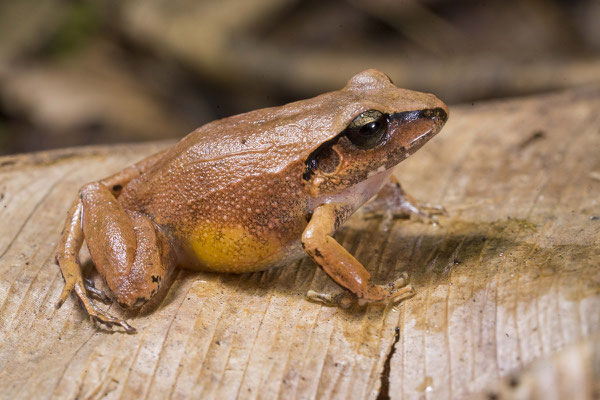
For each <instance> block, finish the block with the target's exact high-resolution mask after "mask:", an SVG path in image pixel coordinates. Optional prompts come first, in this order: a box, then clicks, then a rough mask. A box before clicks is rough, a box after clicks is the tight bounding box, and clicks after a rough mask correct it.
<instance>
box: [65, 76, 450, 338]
mask: <svg viewBox="0 0 600 400" xmlns="http://www.w3.org/2000/svg"><path fill="white" fill-rule="evenodd" d="M448 113H449V111H448V107H447V106H446V104H444V102H442V101H441V100H439V99H438V98H437V97H436V96H435V95H433V94H428V93H422V92H417V91H412V90H408V89H402V88H398V87H396V86H395V85H394V84H393V82H392V81H391V79H390V78H389V77H388V76H387V75H385V74H384V73H382V72H380V71H378V70H374V69H370V70H366V71H363V72H360V73H358V74H356V75H355V76H353V77H352V78H350V80H349V81H348V82H347V84H346V85H345V86H344V87H343V88H342V89H340V90H336V91H332V92H328V93H324V94H321V95H318V96H316V97H313V98H310V99H306V100H300V101H296V102H292V103H289V104H286V105H283V106H278V107H271V108H265V109H260V110H255V111H250V112H246V113H243V114H239V115H235V116H231V117H227V118H223V119H219V120H215V121H213V122H210V123H208V124H206V125H203V126H201V127H200V128H198V129H196V130H195V131H193V132H191V133H190V134H188V135H187V136H185V137H183V138H182V139H181V140H180V141H179V142H177V143H176V144H175V145H173V146H172V147H170V148H167V149H165V150H162V151H160V152H158V153H156V154H154V155H151V156H149V157H147V158H145V159H143V160H141V161H139V162H137V163H135V164H133V165H131V166H129V167H126V168H125V169H123V170H122V171H120V172H117V173H116V174H114V175H111V176H109V177H107V178H104V179H101V180H98V181H95V182H91V183H88V184H86V185H84V186H82V187H81V188H80V190H79V193H78V196H77V197H76V199H75V200H74V202H73V204H72V206H71V207H70V209H69V211H68V213H67V218H66V221H65V224H64V229H63V231H62V233H61V237H60V240H59V241H58V244H57V247H56V251H55V261H56V264H58V266H59V268H60V271H61V273H62V276H63V278H64V282H65V283H64V288H63V290H62V292H61V294H60V297H59V299H58V301H57V303H56V307H60V306H61V305H62V304H63V303H64V302H65V301H66V300H67V299H68V298H69V296H70V295H71V294H72V293H73V292H74V293H75V294H76V296H77V298H79V300H81V303H82V305H83V307H84V309H85V311H86V312H87V314H88V315H89V317H90V318H91V320H92V321H94V322H96V323H98V324H100V325H102V326H105V327H110V328H113V327H119V326H120V327H122V328H123V329H124V330H125V331H126V332H129V333H134V332H135V328H134V327H132V326H131V325H130V324H129V323H128V322H127V321H126V320H124V319H120V318H116V317H114V316H112V315H110V314H108V313H107V312H105V311H103V310H101V309H100V308H99V307H97V306H96V304H95V303H94V301H95V300H101V301H107V302H110V301H111V297H109V296H108V295H107V294H106V293H105V292H103V291H101V290H99V289H97V288H96V287H95V286H94V284H93V281H91V280H89V279H86V278H84V277H83V273H82V268H81V265H80V262H79V252H80V249H81V247H82V245H83V242H84V241H85V243H86V244H87V247H88V250H89V254H90V257H91V260H92V262H93V264H94V265H95V268H96V270H97V271H98V273H99V274H100V276H101V277H102V278H103V279H104V281H105V283H106V285H107V287H108V289H109V290H110V292H111V293H112V299H113V300H112V301H116V302H117V303H118V304H119V305H120V306H121V307H123V308H125V309H137V308H139V307H141V306H142V305H144V304H145V303H146V302H148V301H149V300H150V299H151V298H153V296H155V295H156V293H158V291H159V289H160V288H161V286H162V283H163V282H165V281H166V279H165V278H166V277H167V276H168V274H170V273H171V272H172V271H173V270H174V269H175V268H186V269H191V270H197V271H208V272H218V273H236V274H240V273H249V272H256V271H262V270H266V269H268V268H274V267H278V266H284V265H288V264H291V263H292V262H294V261H295V260H298V259H299V258H302V257H304V256H308V257H310V258H311V259H312V260H313V261H314V262H315V263H316V264H317V266H318V267H320V268H321V269H322V270H323V271H324V272H325V273H326V274H327V275H328V276H329V277H330V278H331V279H332V280H333V281H334V282H336V283H337V284H338V285H339V286H340V287H341V292H340V293H337V294H331V293H318V292H315V291H313V290H310V291H309V292H308V293H307V298H308V299H309V300H312V301H317V302H321V303H325V304H326V305H332V306H340V307H343V308H349V307H351V306H352V305H359V306H364V305H366V304H386V305H387V304H395V303H397V302H399V301H401V300H403V299H405V298H407V297H410V295H411V294H412V293H413V289H412V287H411V285H409V282H408V276H407V274H406V273H405V272H403V273H400V274H399V276H398V277H397V278H396V279H395V280H394V281H392V282H389V283H387V284H376V283H375V282H374V281H373V279H371V275H370V273H369V272H368V270H367V269H366V268H365V267H364V266H363V265H362V264H361V263H360V262H359V261H358V260H357V259H356V258H355V257H354V256H352V255H351V254H350V253H349V252H348V251H347V250H346V249H345V248H344V247H343V246H342V245H341V244H340V243H338V242H337V241H336V240H335V239H334V233H335V232H336V230H337V229H338V228H339V227H340V226H341V225H342V224H343V223H344V222H346V221H347V220H348V218H349V217H350V216H351V215H352V214H353V213H355V212H356V211H357V210H358V209H359V208H360V207H361V206H362V205H363V204H365V203H367V202H368V201H369V200H371V203H368V204H376V205H377V204H378V206H376V207H375V209H377V208H378V207H382V206H385V207H387V208H388V209H387V210H386V213H388V214H389V213H394V215H401V214H405V215H406V214H415V215H420V216H425V217H431V216H434V215H436V212H435V210H436V208H435V207H423V208H419V207H418V206H417V205H415V201H414V199H412V198H410V197H409V196H408V195H407V194H406V193H405V192H404V190H403V189H402V187H401V185H400V183H399V182H398V181H397V179H395V176H394V175H393V171H394V167H395V166H396V165H397V164H399V163H400V162H401V161H403V160H405V159H406V158H408V157H409V156H410V155H412V154H414V153H415V152H416V151H417V150H418V149H419V148H421V147H422V146H423V145H424V144H425V143H427V142H428V141H429V140H430V139H431V138H432V137H434V136H435V135H436V134H437V133H438V132H439V131H440V130H441V129H442V127H443V126H444V124H445V122H446V121H447V119H448V115H449V114H448ZM378 193H380V194H378ZM93 300H94V301H93Z"/></svg>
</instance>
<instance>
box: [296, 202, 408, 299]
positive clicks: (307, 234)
mask: <svg viewBox="0 0 600 400" xmlns="http://www.w3.org/2000/svg"><path fill="white" fill-rule="evenodd" d="M340 213H343V207H341V206H338V205H335V204H324V205H321V206H319V207H317V208H316V209H315V210H314V212H313V215H312V217H311V220H310V222H309V223H308V225H307V227H306V229H305V230H304V233H303V234H302V247H303V248H304V251H306V253H307V254H308V255H309V256H310V257H311V258H312V259H313V260H314V261H315V262H316V263H317V264H319V265H320V266H321V267H322V268H323V270H324V271H325V273H327V275H329V277H331V279H333V280H334V281H335V282H337V283H338V284H339V285H341V286H342V287H344V288H346V289H348V290H349V291H350V292H351V293H349V292H344V293H342V294H340V295H337V296H332V295H327V294H320V293H316V292H314V291H309V292H308V293H307V296H308V297H309V298H310V299H312V300H317V301H321V302H324V303H335V304H337V305H340V306H342V307H349V306H350V305H351V304H352V303H353V302H354V301H356V300H358V303H359V304H365V303H372V302H381V303H387V302H397V301H400V300H402V299H404V298H406V297H409V296H410V295H411V294H412V287H411V286H410V285H407V278H408V276H407V275H406V273H404V274H402V276H401V277H400V278H398V279H397V280H396V281H394V282H392V283H391V284H388V285H375V284H373V282H371V275H370V274H369V272H368V271H367V270H366V269H365V268H364V267H363V266H362V264H361V263H360V262H359V261H358V260H357V259H356V258H354V257H353V256H352V255H351V254H350V253H348V251H346V249H344V247H342V245H340V244H339V243H338V242H336V241H335V239H334V238H333V237H331V235H332V233H333V232H334V231H335V229H336V228H337V226H336V225H337V220H338V218H337V216H338V215H339V214H340Z"/></svg>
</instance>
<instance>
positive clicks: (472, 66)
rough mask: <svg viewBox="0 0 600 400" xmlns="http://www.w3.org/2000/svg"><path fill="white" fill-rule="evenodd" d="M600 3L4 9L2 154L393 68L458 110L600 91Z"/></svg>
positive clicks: (245, 105) (153, 130)
mask: <svg viewBox="0 0 600 400" xmlns="http://www.w3.org/2000/svg"><path fill="white" fill-rule="evenodd" d="M598 20H600V2H599V1H597V0H576V1H566V0H521V1H519V0H511V1H508V0H490V1H485V2H481V1H476V0H459V1H455V0H420V1H417V0H403V1H396V0H322V1H317V0H262V1H248V0H221V1H218V2H214V1H196V0H128V1H126V2H122V1H118V0H106V1H99V0H97V1H93V0H77V1H74V0H71V1H67V0H4V1H3V2H2V3H0V154H2V153H11V152H21V151H31V150H39V149H46V148H55V147H62V146H72V145H84V144H91V143H106V142H125V141H140V140H156V139H161V138H177V137H181V136H183V135H185V134H186V133H187V132H189V131H191V130H192V129H194V128H195V127H197V126H199V125H201V124H203V123H206V122H208V121H210V120H212V119H215V118H220V117H224V116H227V115H231V114H236V113H239V112H244V111H248V110H251V109H255V108H258V107H265V106H272V105H278V104H282V103H284V102H287V101H292V100H296V99H299V98H303V97H308V96H313V95H316V94H318V93H321V92H324V91H327V90H332V89H336V88H339V87H341V86H343V85H344V83H345V81H346V80H347V79H348V78H349V77H350V76H352V75H353V74H354V73H356V72H358V71H360V70H362V69H366V68H379V69H381V70H382V71H384V72H386V73H387V74H388V75H390V77H391V78H392V79H393V80H394V82H395V83H396V84H397V85H399V86H403V87H407V88H411V89H416V90H423V91H428V92H434V93H436V94H437V95H438V96H440V97H441V98H442V99H444V100H446V101H447V102H449V103H459V102H473V101H478V100H482V99H490V98H499V97H506V96H518V95H524V94H530V93H539V92H544V91H550V90H556V89H562V88H569V87H573V86H582V85H598V84H600V24H598V23H597V21H598Z"/></svg>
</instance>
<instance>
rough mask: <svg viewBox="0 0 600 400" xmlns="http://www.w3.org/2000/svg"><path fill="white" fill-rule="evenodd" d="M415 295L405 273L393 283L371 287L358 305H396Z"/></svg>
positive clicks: (359, 300)
mask: <svg viewBox="0 0 600 400" xmlns="http://www.w3.org/2000/svg"><path fill="white" fill-rule="evenodd" d="M414 294H415V292H414V290H413V288H412V286H411V285H409V284H408V274H407V273H406V272H403V273H402V274H401V275H400V277H399V278H398V279H396V280H395V281H393V282H390V283H388V284H385V285H372V286H371V287H369V289H368V291H367V292H366V293H365V294H364V295H363V296H362V297H361V298H359V299H358V304H359V305H364V304H367V303H375V304H395V303H398V302H400V301H402V300H405V299H408V298H409V297H412V296H413V295H414Z"/></svg>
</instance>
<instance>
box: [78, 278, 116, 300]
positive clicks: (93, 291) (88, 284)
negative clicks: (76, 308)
mask: <svg viewBox="0 0 600 400" xmlns="http://www.w3.org/2000/svg"><path fill="white" fill-rule="evenodd" d="M84 282H85V285H84V287H85V290H86V291H87V293H88V294H89V295H90V296H92V297H94V298H95V299H96V300H100V301H101V302H103V303H104V304H110V303H112V300H111V298H110V297H108V296H107V295H106V293H104V292H103V291H102V290H100V289H97V288H96V285H95V284H94V281H93V280H91V279H87V278H86V279H85V280H84Z"/></svg>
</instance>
